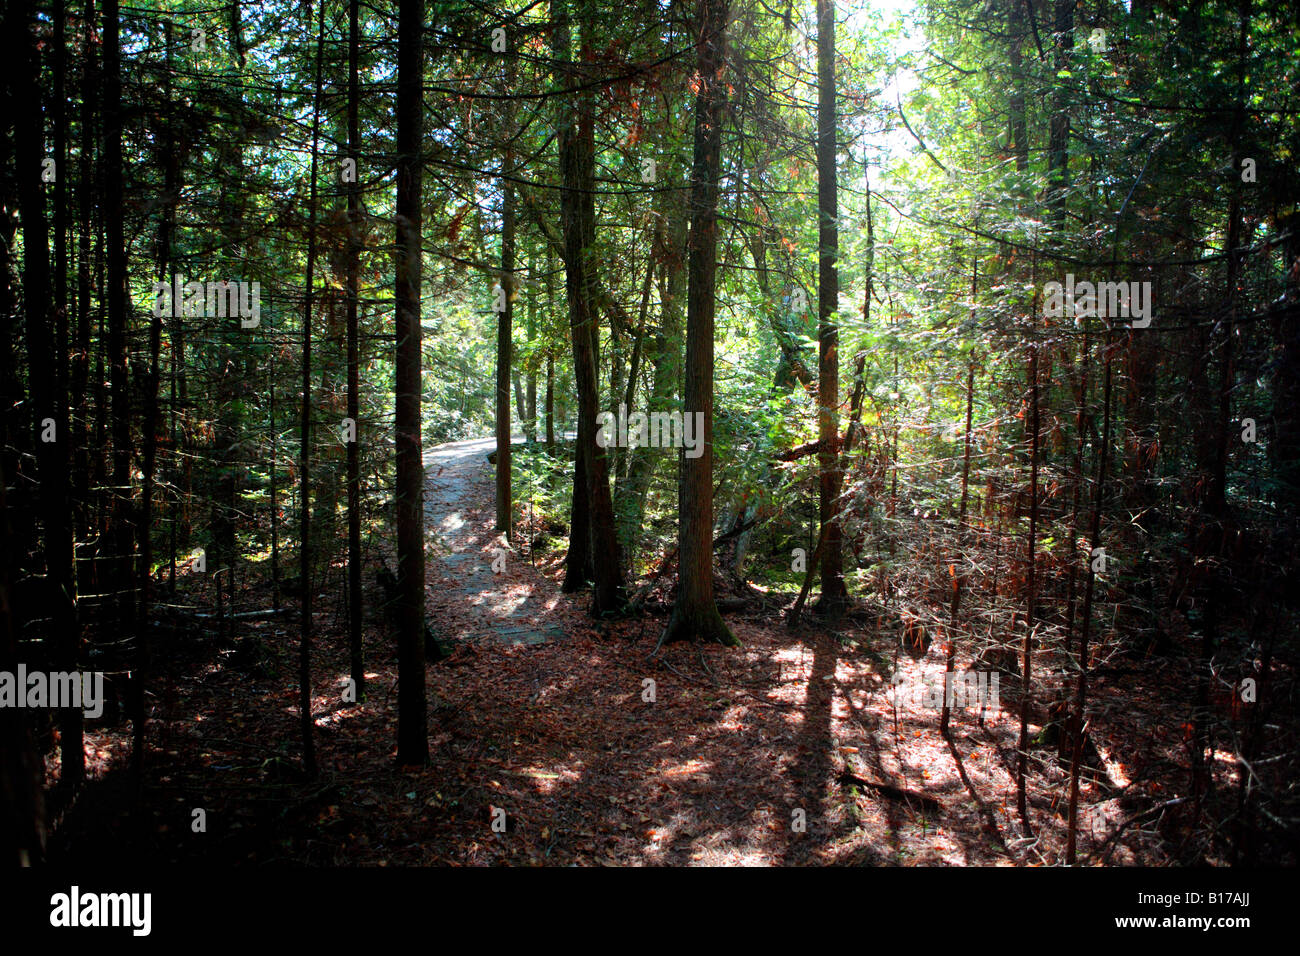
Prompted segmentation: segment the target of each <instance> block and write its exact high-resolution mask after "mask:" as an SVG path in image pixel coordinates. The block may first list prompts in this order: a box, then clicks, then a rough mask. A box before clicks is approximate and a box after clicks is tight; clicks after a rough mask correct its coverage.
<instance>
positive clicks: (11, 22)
mask: <svg viewBox="0 0 1300 956" xmlns="http://www.w3.org/2000/svg"><path fill="white" fill-rule="evenodd" d="M9 14H10V16H9V17H7V18H6V22H5V34H6V38H7V41H8V44H9V51H8V52H9V56H8V61H9V63H11V64H16V65H17V68H18V77H17V80H16V83H15V88H14V92H13V107H14V113H15V115H14V153H15V160H16V164H17V169H18V170H20V171H21V172H20V174H19V175H18V176H17V177H16V179H17V181H18V182H17V188H18V208H19V213H20V215H21V217H22V229H23V271H22V278H23V312H24V322H23V326H24V328H25V330H26V333H27V334H26V339H27V343H26V344H27V362H28V368H29V371H30V374H29V376H28V378H29V383H28V384H29V388H30V396H31V402H32V407H33V418H34V422H33V424H34V426H35V429H36V437H35V441H34V442H33V443H32V447H33V448H34V449H35V452H36V467H37V474H38V476H39V479H40V490H39V494H38V502H39V504H38V511H39V514H40V519H41V526H42V532H43V537H44V545H45V575H46V581H45V584H46V596H45V600H47V601H48V602H49V604H50V618H51V631H52V633H51V635H50V638H49V647H50V650H51V657H52V659H53V660H54V661H55V662H56V663H57V665H58V669H60V670H65V671H75V670H76V669H77V658H78V656H79V650H80V646H81V637H80V629H79V627H78V624H77V607H76V586H75V582H74V581H73V573H72V572H73V553H72V526H71V521H70V518H71V515H70V514H69V510H68V446H69V444H70V443H71V439H70V434H69V430H68V418H67V397H66V396H65V395H60V394H59V383H60V381H61V379H62V376H61V375H60V374H59V373H58V371H57V367H58V366H59V365H60V364H62V361H61V357H60V356H59V355H57V354H56V342H55V337H54V336H53V335H51V329H52V328H53V327H54V325H55V323H54V322H51V321H50V320H51V318H52V316H51V309H50V304H51V302H50V300H51V295H50V293H51V289H50V246H49V231H48V227H47V224H46V221H45V196H44V195H43V183H42V182H41V177H40V169H41V161H42V159H43V158H44V155H45V144H44V140H45V137H44V130H43V128H42V122H41V97H40V93H39V87H38V83H39V70H40V59H39V54H38V52H37V45H36V43H37V40H36V34H35V31H34V29H33V27H34V26H35V22H36V16H35V10H34V9H33V6H32V4H31V2H30V0H16V2H13V3H11V5H10V8H9ZM56 175H58V176H62V175H64V170H63V169H62V168H61V167H58V168H56ZM51 431H52V434H51ZM59 730H60V734H61V738H62V748H61V749H62V757H63V760H64V763H63V777H62V779H61V781H60V782H61V783H67V784H69V785H75V784H77V783H79V782H80V781H81V779H82V777H83V776H84V773H85V754H84V749H83V745H82V715H81V711H80V710H79V709H78V708H75V707H73V708H65V709H62V710H60V711H59Z"/></svg>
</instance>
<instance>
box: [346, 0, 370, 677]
mask: <svg viewBox="0 0 1300 956" xmlns="http://www.w3.org/2000/svg"><path fill="white" fill-rule="evenodd" d="M359 6H360V0H349V2H348V157H349V158H350V159H351V160H352V163H353V168H352V173H353V175H352V177H351V180H350V182H349V183H348V245H347V302H348V304H347V309H348V318H347V321H348V418H349V419H350V420H351V421H352V422H353V423H354V426H355V427H356V428H357V429H358V430H359V429H360V427H361V424H360V422H361V394H360V393H361V351H360V338H359V335H358V330H357V305H358V298H359V294H360V291H359V290H360V284H361V182H360V172H359V167H360V165H361V155H360V150H361V130H360V119H359V116H358V109H359V103H360V99H361V87H360V78H359V67H358V62H357V61H358V56H359V48H360V45H361V28H360V10H359ZM347 455H348V465H347V467H348V477H347V482H348V655H349V663H350V666H351V671H352V686H353V690H354V691H355V694H356V700H357V702H360V701H362V700H364V699H365V692H366V669H365V664H364V661H363V659H362V653H361V602H362V600H363V595H362V591H361V444H360V435H359V434H358V435H355V436H354V438H353V440H352V441H350V442H348V447H347Z"/></svg>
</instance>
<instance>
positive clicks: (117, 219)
mask: <svg viewBox="0 0 1300 956" xmlns="http://www.w3.org/2000/svg"><path fill="white" fill-rule="evenodd" d="M103 50H104V76H103V82H102V83H101V85H100V89H101V90H102V91H103V101H102V102H103V106H102V111H103V117H104V157H103V170H104V181H103V187H104V202H103V206H102V208H103V210H104V213H103V215H104V230H105V236H104V244H105V246H106V258H107V260H108V263H107V264H108V292H107V294H108V309H107V311H108V366H109V368H108V376H109V396H110V401H111V405H112V416H111V417H112V420H113V421H112V448H113V451H112V469H111V473H110V476H109V481H110V482H111V484H112V487H113V492H112V495H113V497H112V501H113V506H112V524H111V527H112V533H111V534H110V535H109V536H108V541H109V545H108V547H109V552H110V558H109V560H110V562H111V567H112V569H113V571H112V574H111V575H110V588H111V590H113V591H114V592H116V595H117V607H118V621H119V622H120V626H121V628H122V631H123V632H124V634H125V635H128V636H129V637H130V639H131V640H132V641H135V640H138V635H137V634H136V621H135V581H134V574H133V573H132V572H133V563H134V553H133V552H134V540H135V535H134V534H133V533H132V530H131V488H130V485H131V472H130V459H131V405H130V401H129V397H128V395H127V352H126V336H127V328H126V323H127V277H126V239H125V230H124V228H123V222H122V216H123V209H124V202H123V191H122V183H123V178H124V177H123V175H122V103H121V100H122V51H121V40H120V34H119V24H118V0H104V40H103ZM136 650H137V652H138V650H139V647H138V645H137V647H136ZM146 676H147V675H146V674H144V673H143V671H142V670H141V669H140V668H138V667H137V668H136V672H135V674H134V675H133V677H134V680H133V681H132V697H133V707H132V710H133V715H132V720H133V725H134V726H138V727H140V728H141V731H138V732H137V733H136V737H137V739H140V735H141V733H142V728H143V725H144V723H145V716H146V715H145V710H146V699H145V693H144V682H145V678H146ZM144 757H145V754H144V749H143V748H142V747H141V748H135V749H133V750H132V754H131V764H132V768H133V774H134V777H135V780H136V784H137V787H138V786H139V785H140V783H141V782H142V781H143V773H144Z"/></svg>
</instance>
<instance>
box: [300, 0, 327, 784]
mask: <svg viewBox="0 0 1300 956" xmlns="http://www.w3.org/2000/svg"><path fill="white" fill-rule="evenodd" d="M317 17H318V25H317V35H316V91H315V96H314V105H313V107H312V120H311V187H310V189H311V195H310V199H309V200H308V201H309V203H310V208H309V209H308V211H307V216H308V225H307V276H306V282H305V283H304V295H303V308H302V417H301V419H300V421H299V450H298V456H299V457H298V480H299V482H300V485H299V492H298V505H299V508H300V509H301V515H302V518H301V533H300V538H301V540H300V541H299V552H298V556H299V564H300V570H299V574H300V575H301V576H302V582H301V588H302V591H301V601H302V605H301V609H300V611H299V613H300V614H301V616H302V620H301V622H300V623H301V628H302V630H301V633H300V636H299V644H298V720H299V727H300V733H301V741H302V769H303V773H304V774H306V776H307V777H309V778H311V777H315V776H316V742H315V733H314V732H313V727H314V724H313V723H312V716H311V641H312V623H313V622H312V613H313V610H312V603H313V598H314V595H315V592H316V588H315V584H314V582H313V581H312V577H311V552H312V541H311V431H312V429H311V425H312V422H311V364H312V356H311V344H312V343H311V320H312V309H313V307H314V306H315V294H316V189H317V174H318V172H319V158H320V157H319V147H320V113H321V94H322V86H323V77H322V72H323V70H324V67H325V4H324V3H320V4H319V6H318V14H317Z"/></svg>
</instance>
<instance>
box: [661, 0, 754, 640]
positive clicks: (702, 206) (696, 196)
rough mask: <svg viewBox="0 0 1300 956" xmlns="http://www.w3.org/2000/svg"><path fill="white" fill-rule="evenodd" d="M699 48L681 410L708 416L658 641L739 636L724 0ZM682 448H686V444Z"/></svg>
mask: <svg viewBox="0 0 1300 956" xmlns="http://www.w3.org/2000/svg"><path fill="white" fill-rule="evenodd" d="M697 10H698V20H697V23H696V29H697V30H698V31H699V34H698V35H699V43H698V46H697V48H696V56H697V75H698V78H699V93H698V95H697V97H696V101H695V157H694V162H693V164H692V169H691V191H690V218H691V232H690V240H689V242H690V252H689V263H688V266H687V269H688V275H689V281H690V286H689V290H688V292H687V303H686V383H685V390H684V402H683V405H684V407H683V415H684V416H685V415H691V414H694V413H696V412H699V413H700V414H702V416H703V419H704V428H703V434H702V437H701V438H700V448H699V450H700V452H701V453H700V455H699V456H698V457H696V458H687V457H686V456H685V454H684V453H682V454H680V455H679V459H678V461H679V466H678V467H679V469H680V470H679V479H678V485H677V488H678V508H679V512H680V515H681V524H680V528H679V533H678V566H677V568H678V569H677V600H676V602H675V603H674V605H673V613H672V617H671V618H670V619H669V621H668V626H667V628H666V629H665V630H664V633H663V636H662V637H661V638H660V643H661V644H662V643H664V642H671V641H674V640H696V639H702V640H704V641H706V642H708V641H716V642H718V643H720V644H726V645H731V646H738V645H739V644H740V641H739V640H738V639H737V638H736V636H735V635H734V634H732V633H731V629H730V628H729V627H727V624H726V622H725V621H723V619H722V615H721V614H719V613H718V607H717V604H716V603H715V602H714V600H713V322H714V313H715V309H716V307H717V302H716V301H715V293H716V282H717V255H718V235H717V224H718V220H717V216H718V176H719V171H720V168H721V154H722V119H723V116H722V113H723V106H724V104H725V102H726V91H727V86H726V82H725V81H724V80H723V78H722V73H723V70H724V68H725V65H726V43H727V39H726V30H727V22H728V19H729V10H728V2H727V0H699V3H698V5H697ZM683 451H684V450H683Z"/></svg>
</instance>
